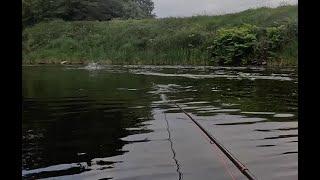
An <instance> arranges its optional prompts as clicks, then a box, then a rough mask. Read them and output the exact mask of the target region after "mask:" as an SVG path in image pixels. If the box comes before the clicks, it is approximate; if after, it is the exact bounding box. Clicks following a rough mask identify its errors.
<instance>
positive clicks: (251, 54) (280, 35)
mask: <svg viewBox="0 0 320 180" xmlns="http://www.w3.org/2000/svg"><path fill="white" fill-rule="evenodd" d="M296 27H297V24H295V23H292V22H291V23H287V24H283V25H279V26H275V27H266V28H264V27H257V26H254V25H248V24H246V25H242V26H240V27H232V28H222V29H220V30H218V31H217V33H216V34H215V35H214V40H213V42H212V45H211V46H209V47H207V49H208V51H209V54H210V57H211V59H212V61H213V62H214V63H216V64H226V65H240V64H242V65H248V64H264V63H266V61H268V60H271V59H274V58H276V54H277V52H278V51H281V50H282V48H283V47H284V46H285V45H286V44H288V43H289V42H290V41H293V40H294V39H296V38H297V31H296V30H297V29H296Z"/></svg>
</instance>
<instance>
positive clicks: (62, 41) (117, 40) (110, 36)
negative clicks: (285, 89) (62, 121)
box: [22, 6, 298, 66]
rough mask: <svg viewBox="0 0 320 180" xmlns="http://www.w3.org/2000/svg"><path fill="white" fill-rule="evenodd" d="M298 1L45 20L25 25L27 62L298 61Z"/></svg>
mask: <svg viewBox="0 0 320 180" xmlns="http://www.w3.org/2000/svg"><path fill="white" fill-rule="evenodd" d="M297 14H298V9H297V6H284V7H279V8H274V9H271V8H259V9H253V10H247V11H243V12H240V13H235V14H228V15H221V16H195V17H189V18H165V19H144V20H112V21H105V22H98V21H77V22H64V21H61V20H56V21H50V22H42V23H39V24H37V25H35V26H32V27H28V28H26V29H25V30H24V31H23V41H22V46H23V63H24V64H34V63H60V62H62V61H68V63H86V62H92V61H95V62H97V61H99V62H100V63H104V64H154V65H163V64H170V65H185V64H187V65H211V64H212V65H214V64H222V65H251V64H269V65H276V66H278V65H296V64H297V51H298V41H297V18H298V16H297Z"/></svg>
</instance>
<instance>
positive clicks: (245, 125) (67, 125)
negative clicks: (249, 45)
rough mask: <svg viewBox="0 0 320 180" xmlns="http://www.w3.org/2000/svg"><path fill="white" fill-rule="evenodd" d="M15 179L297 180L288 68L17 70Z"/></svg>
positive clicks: (293, 79)
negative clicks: (19, 102)
mask: <svg viewBox="0 0 320 180" xmlns="http://www.w3.org/2000/svg"><path fill="white" fill-rule="evenodd" d="M22 88H23V89H22V92H23V115H22V176H23V177H22V178H23V179H45V178H49V179H119V180H136V179H139V180H153V179H154V180H158V179H159V180H160V179H162V180H171V179H172V180H176V179H177V180H179V179H185V180H194V179H197V180H206V179H217V180H226V179H246V178H245V176H243V175H242V174H241V173H240V172H239V170H238V169H237V168H236V167H235V166H234V165H233V164H232V163H231V162H230V161H229V160H228V159H227V158H226V157H225V156H224V155H223V154H222V153H221V151H219V150H218V149H217V147H216V146H215V145H214V144H212V143H210V141H209V140H208V139H207V138H206V137H205V136H204V135H203V133H202V132H201V131H200V130H199V128H197V127H196V126H195V124H193V122H192V121H191V120H190V119H188V117H187V116H186V115H185V114H183V113H182V112H181V111H180V110H179V109H178V108H177V107H176V106H175V105H174V104H173V103H172V102H176V103H177V104H178V105H180V106H181V107H182V108H183V109H184V110H185V111H187V112H188V113H189V114H190V115H191V116H192V117H193V118H194V119H196V120H197V121H198V122H199V123H200V124H201V125H202V126H203V127H205V129H206V130H207V131H209V132H210V133H211V134H212V135H214V136H215V138H217V139H219V141H220V142H222V143H223V144H224V146H225V147H226V148H227V149H228V150H230V151H231V152H232V153H233V154H234V155H235V156H236V157H237V158H238V159H239V160H241V161H242V162H243V163H244V164H245V165H246V167H247V168H248V169H250V171H251V172H252V173H253V174H254V175H255V176H256V177H257V178H258V179H266V180H270V179H279V180H280V179H281V180H282V179H288V180H289V179H290V180H292V179H298V76H297V71H296V68H284V69H270V68H268V69H265V68H255V67H252V68H242V67H240V68H239V67H238V68H232V67H186V66H176V67H173V66H99V68H86V67H81V66H24V67H23V77H22Z"/></svg>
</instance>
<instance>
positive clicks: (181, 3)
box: [153, 0, 298, 18]
mask: <svg viewBox="0 0 320 180" xmlns="http://www.w3.org/2000/svg"><path fill="white" fill-rule="evenodd" d="M153 2H154V4H155V9H154V13H155V14H156V15H157V17H158V18H162V17H171V16H174V17H177V16H179V17H182V16H192V15H199V14H208V15H212V14H225V13H231V12H239V11H242V10H246V9H249V8H255V7H261V6H271V7H275V6H278V5H279V4H280V3H281V2H287V3H289V4H297V3H298V0H153Z"/></svg>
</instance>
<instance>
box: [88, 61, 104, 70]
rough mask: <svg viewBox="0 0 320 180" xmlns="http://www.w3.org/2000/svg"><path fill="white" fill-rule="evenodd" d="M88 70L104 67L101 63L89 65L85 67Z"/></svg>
mask: <svg viewBox="0 0 320 180" xmlns="http://www.w3.org/2000/svg"><path fill="white" fill-rule="evenodd" d="M84 68H85V69H87V70H98V69H103V67H102V66H101V65H100V64H99V63H94V62H92V63H89V64H88V65H87V66H86V67H84Z"/></svg>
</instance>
